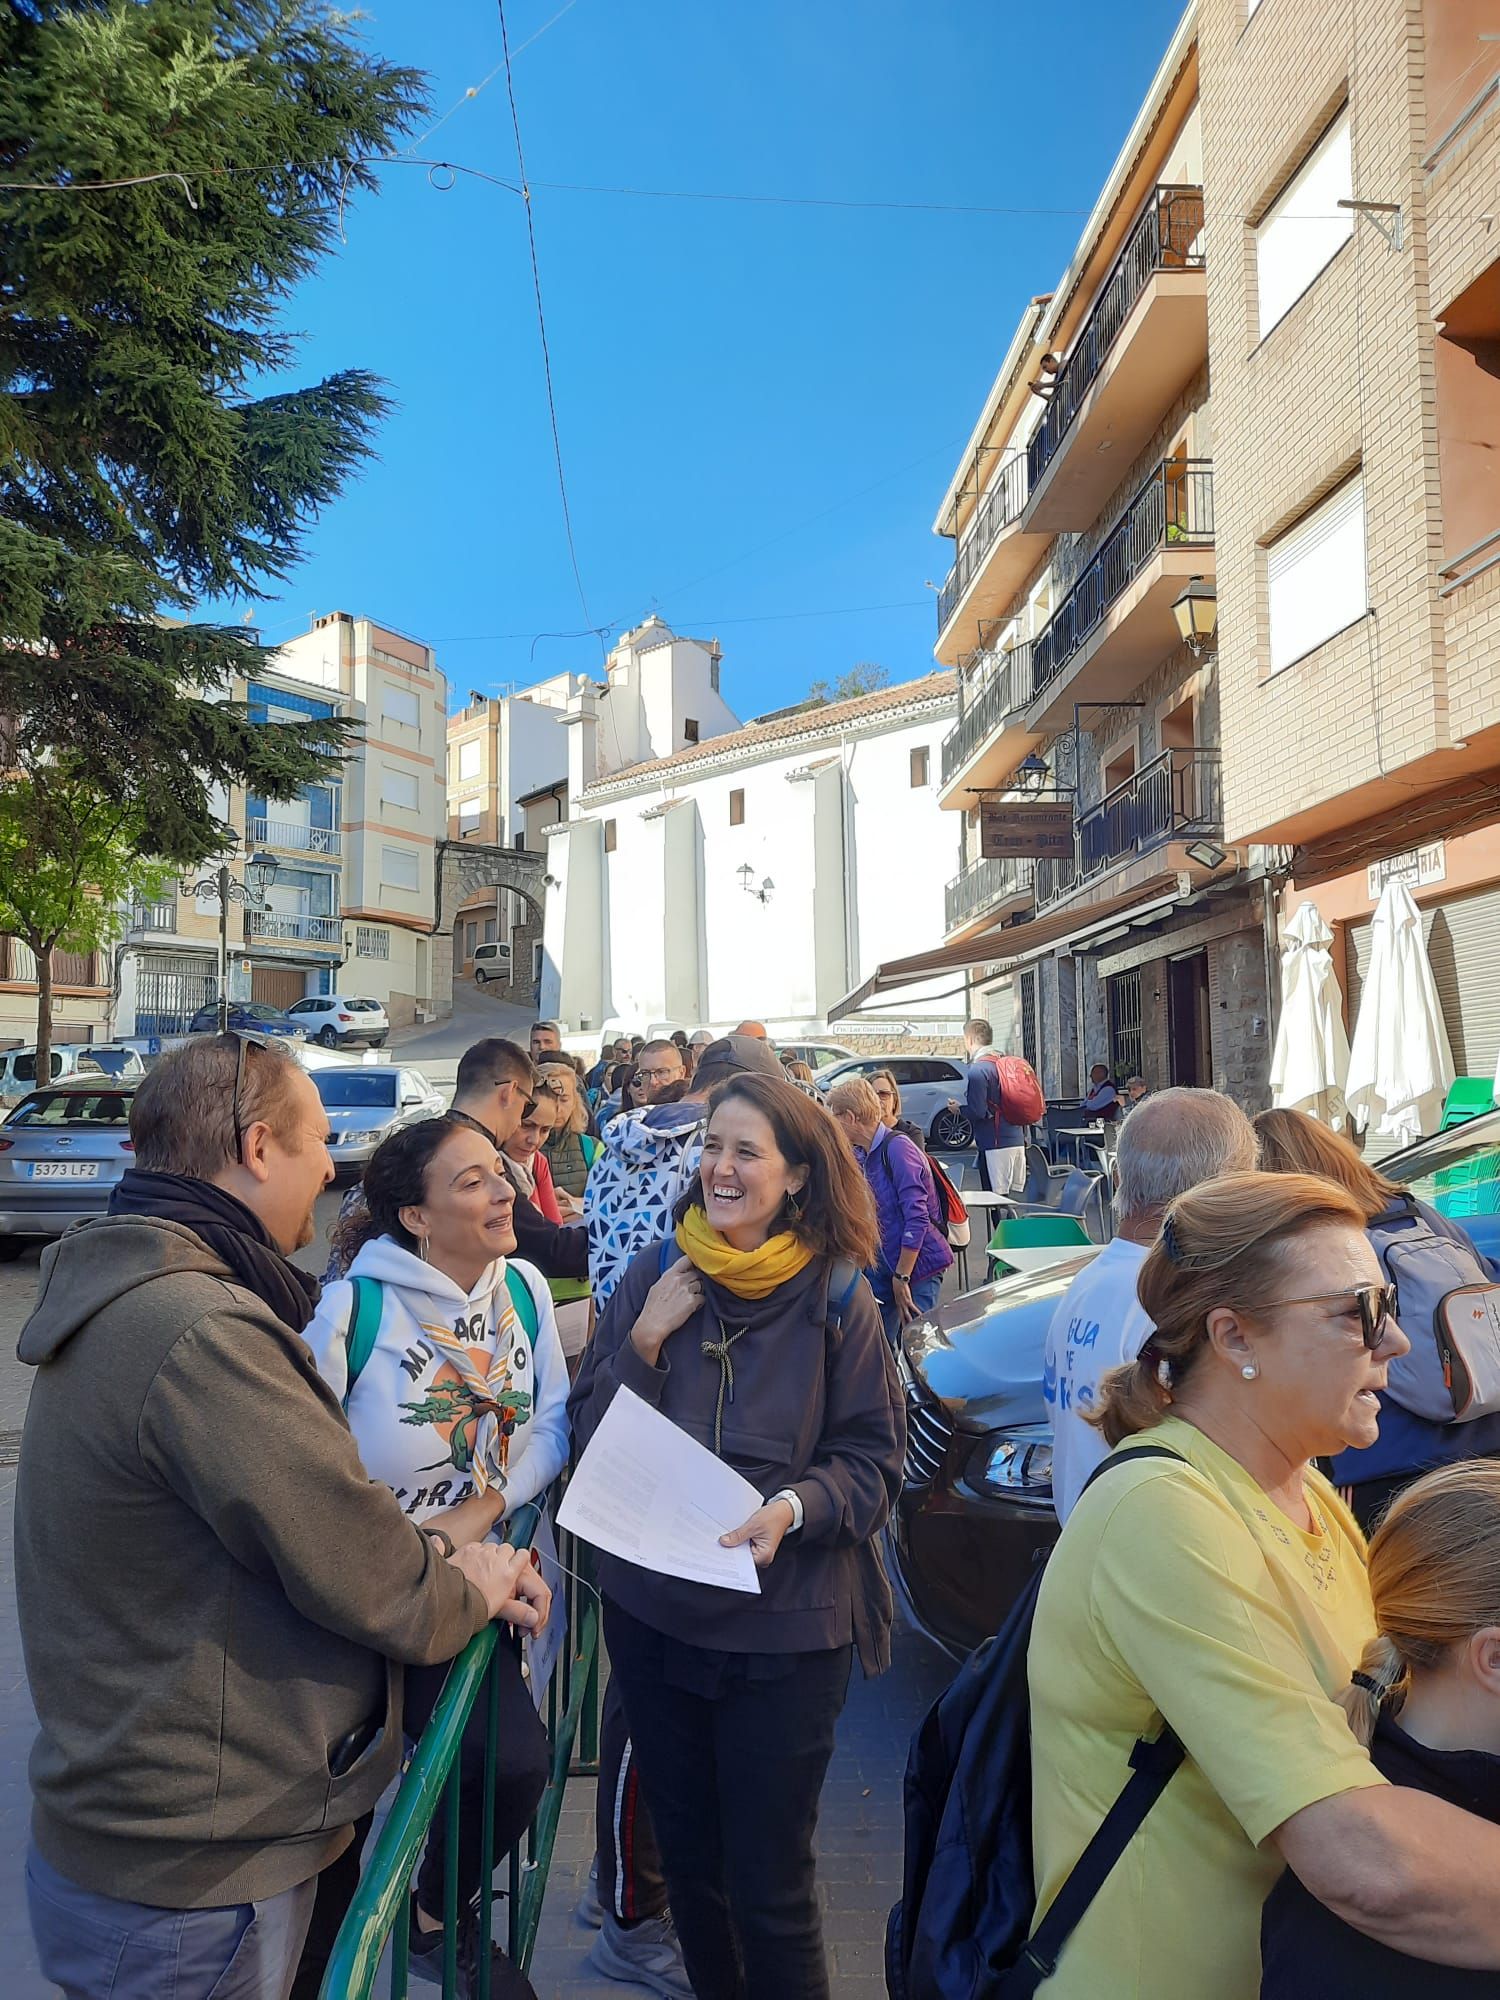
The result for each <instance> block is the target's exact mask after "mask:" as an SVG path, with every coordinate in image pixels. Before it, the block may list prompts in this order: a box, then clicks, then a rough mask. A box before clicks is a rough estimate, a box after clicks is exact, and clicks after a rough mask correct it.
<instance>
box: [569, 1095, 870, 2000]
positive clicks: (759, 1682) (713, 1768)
mask: <svg viewBox="0 0 1500 2000" xmlns="http://www.w3.org/2000/svg"><path fill="white" fill-rule="evenodd" d="M675 1248H676V1251H677V1253H678V1254H677V1255H676V1256H675V1257H674V1256H673V1255H672V1251H671V1249H670V1248H669V1249H668V1250H667V1251H666V1253H665V1254H663V1248H662V1246H661V1245H660V1244H653V1245H652V1246H651V1248H650V1249H649V1250H646V1251H643V1252H642V1254H641V1255H640V1256H639V1257H638V1258H637V1259H636V1260H635V1262H634V1263H633V1264H632V1265H631V1267H630V1269H629V1270H628V1271H627V1272H626V1274H625V1276H624V1278H623V1279H622V1280H621V1282H620V1284H619V1286H618V1288H617V1289H616V1291H615V1293H614V1294H613V1296H612V1298H611V1299H610V1302H609V1305H608V1307H607V1308H606V1309H605V1312H604V1315H603V1317H602V1318H601V1320H600V1322H599V1325H598V1327H597V1329H596V1331H595V1334H594V1338H593V1341H592V1342H591V1344H590V1346H589V1348H588V1350H587V1352H586V1354H585V1356H584V1361H583V1368H582V1370H581V1372H580V1374H579V1377H578V1382H577V1385H576V1387H575V1388H574V1391H573V1395H572V1399H571V1402H570V1406H569V1407H570V1411H571V1415H572V1419H573V1424H574V1430H575V1435H576V1438H577V1441H578V1444H579V1445H580V1447H581V1446H583V1445H585V1444H587V1442H588V1440H589V1438H590V1437H591V1436H592V1435H593V1432H594V1430H595V1429H596V1427H597V1426H598V1423H599V1420H600V1419H601V1417H602V1416H603V1415H604V1412H605V1410H606V1409H608V1407H609V1404H610V1401H611V1400H612V1398H613V1396H614V1394H615V1391H616V1389H618V1388H619V1387H620V1386H621V1385H622V1384H623V1385H624V1386H625V1387H626V1388H629V1389H632V1390H633V1391H634V1392H635V1393H636V1395H638V1396H643V1397H644V1398H645V1399H646V1401H647V1402H649V1403H651V1404H652V1405H653V1406H654V1407H655V1408H656V1409H659V1410H660V1411H661V1412H662V1413H663V1415H665V1416H667V1417H670V1418H671V1420H672V1421H673V1422H674V1423H675V1424H678V1425H679V1426H680V1427H681V1428H682V1429H683V1430H685V1431H687V1432H688V1434H689V1435H690V1436H692V1437H694V1438H696V1439H697V1440H698V1442H699V1443H700V1444H703V1445H706V1446H707V1447H708V1448H709V1449H710V1450H711V1451H714V1452H716V1453H717V1454H718V1455H719V1456H720V1457H721V1458H722V1459H724V1461H725V1462H726V1463H727V1464H729V1465H732V1466H733V1467H734V1468H735V1470H736V1471H737V1472H739V1473H741V1474H742V1475H743V1476H744V1477H745V1478H746V1479H748V1480H749V1481H750V1483H751V1484H752V1485H753V1486H754V1487H755V1488H756V1490H757V1491H758V1492H759V1493H760V1494H761V1495H762V1496H763V1504H762V1505H761V1506H760V1507H758V1508H757V1509H756V1510H755V1512H754V1513H753V1514H752V1515H751V1516H750V1518H749V1520H748V1521H745V1522H744V1523H742V1524H741V1526H740V1527H738V1528H737V1529H735V1530H734V1531H733V1532H732V1533H731V1534H729V1535H726V1536H725V1537H724V1540H725V1542H726V1543H727V1544H731V1545H732V1544H740V1543H743V1544H748V1545H749V1548H750V1550H751V1553H752V1555H753V1557H754V1559H755V1564H756V1568H757V1570H758V1571H759V1582H760V1591H759V1593H758V1594H756V1595H751V1594H749V1593H747V1592H741V1591H735V1590H724V1589H720V1588H718V1587H716V1586H714V1585H709V1584H700V1583H689V1582H686V1581H683V1580H681V1579H679V1578H676V1577H669V1576H659V1575H657V1574H656V1573H655V1572H654V1571H651V1570H646V1569H641V1568H639V1567H637V1566H636V1565H634V1564H632V1563H627V1562H623V1561H620V1560H618V1559H616V1558H612V1557H608V1556H605V1557H601V1560H600V1584H601V1588H602V1591H603V1595H604V1629H605V1637H606V1640H607V1643H608V1646H609V1656H610V1664H611V1671H612V1672H613V1673H614V1674H615V1675H616V1676H617V1677H618V1679H619V1684H620V1688H621V1691H622V1693H623V1695H624V1699H625V1710H626V1714H627V1716H628V1718H629V1722H630V1733H631V1737H632V1740H633V1742H634V1745H635V1759H636V1764H637V1768H638V1769H639V1772H640V1780H641V1785H642V1788H643V1791H644V1794H645V1798H646V1803H647V1805H648V1806H649V1808H650V1811H651V1817H652V1820H653V1822H654V1824H655V1827H656V1834H657V1839H658V1842H659V1844H660V1847H661V1856H662V1863H663V1867H664V1870H665V1873H666V1877H667V1891H668V1895H669V1897H670V1900H671V1906H672V1914H673V1917H674V1918H675V1920H676V1923H677V1929H678V1934H679V1936H680V1938H681V1942H682V1953H683V1959H684V1961H685V1963H686V1967H687V1972H688V1977H689V1979H690V1980H691V1982H692V1987H693V1991H694V1993H695V1994H696V1995H697V1996H698V2000H825V1996H826V1995H827V1993H828V1979H827V1973H826V1971H825V1969H824V1960H823V1940H822V1933H821V1928H820V1924H819V1918H818V1906H817V1896H816V1888H815V1882H814V1866H813V1833H814V1829H815V1827H816V1825H817V1809H818V1795H819V1793H820V1791H821V1790H822V1785H823V1777H824V1774H825V1772H826V1771H827V1768H828V1760H829V1757H830V1756H831V1754H832V1751H833V1732H834V1725H835V1723H836V1721H837V1719H838V1715H839V1711H840V1710H841V1709H842V1707H843V1704H844V1696H845V1693H846V1690H847V1688H848V1683H849V1672H850V1666H851V1662H852V1658H853V1654H854V1652H855V1650H856V1649H857V1650H858V1652H859V1655H860V1662H861V1665H862V1666H863V1668H864V1670H865V1672H866V1673H878V1672H880V1671H881V1669H882V1668H883V1667H884V1666H885V1665H886V1664H887V1663H888V1661H889V1634H890V1616H891V1601H890V1592H889V1589H888V1587H887V1585H886V1583H885V1578H884V1574H883V1572H882V1570H881V1568H880V1559H879V1555H878V1553H877V1551H876V1547H875V1538H876V1537H877V1536H878V1534H879V1532H880V1530H881V1528H882V1527H883V1526H884V1524H885V1520H886V1517H887V1515H888V1514H889V1512H890V1509H891V1505H892V1503H893V1501H894V1499H895V1496H896V1493H897V1490H898V1488H899V1485H900V1479H901V1459H902V1452H903V1449H904V1446H905V1426H904V1422H903V1417H902V1405H901V1396H900V1389H899V1386H898V1384H897V1381H896V1375H895V1367H894V1363H893V1362H892V1359H891V1354H890V1349H889V1347H888V1346H887V1344H886V1341H885V1336H884V1334H883V1332H882V1330H881V1323H880V1313H879V1309H878V1307H877V1306H876V1304H875V1301H874V1299H873V1298H872V1297H871V1294H870V1289H869V1286H868V1285H867V1284H866V1282H865V1280H864V1278H863V1276H862V1275H861V1272H862V1270H863V1267H864V1266H865V1265H866V1264H868V1263H870V1262H871V1261H872V1260H873V1257H874V1254H875V1211H874V1204H873V1202H872V1201H871V1198H870V1192H869V1188H868V1185H867V1184H866V1181H865V1178H864V1175H863V1174H862V1173H861V1171H860V1169H859V1167H858V1165H857V1163H856V1162H855V1159H854V1155H853V1153H852V1152H851V1151H850V1148H849V1144H848V1141H847V1140H846V1139H845V1138H844V1136H843V1133H842V1132H841V1131H840V1130H839V1128H838V1127H837V1126H836V1125H835V1124H834V1122H833V1120H832V1119H831V1118H830V1117H829V1116H828V1114H827V1112H826V1111H824V1110H823V1109H822V1107H821V1106H820V1105H817V1104H814V1103H812V1102H811V1101H810V1100H809V1099H808V1098H807V1097H805V1096H804V1095H803V1094H802V1092H801V1091H799V1090H798V1089H797V1088H796V1087H795V1085H793V1084H790V1083H784V1082H781V1081H780V1080H779V1079H776V1078H773V1077H768V1076H762V1075H758V1074H750V1075H742V1076H736V1077H734V1078H732V1079H731V1080H730V1081H729V1082H728V1083H726V1084H724V1085H722V1086H721V1087H720V1089H719V1090H717V1091H716V1092H715V1093H714V1096H713V1097H712V1098H711V1099H710V1104H709V1119H708V1130H707V1133H706V1136H705V1139H704V1145H703V1160H702V1165H701V1167H700V1169H699V1178H698V1183H697V1185H696V1186H695V1187H694V1188H693V1189H692V1191H691V1192H690V1194H689V1195H688V1196H687V1197H686V1198H685V1200H684V1201H683V1203H682V1205H681V1207H680V1208H679V1210H678V1212H677V1229H676V1237H675Z"/></svg>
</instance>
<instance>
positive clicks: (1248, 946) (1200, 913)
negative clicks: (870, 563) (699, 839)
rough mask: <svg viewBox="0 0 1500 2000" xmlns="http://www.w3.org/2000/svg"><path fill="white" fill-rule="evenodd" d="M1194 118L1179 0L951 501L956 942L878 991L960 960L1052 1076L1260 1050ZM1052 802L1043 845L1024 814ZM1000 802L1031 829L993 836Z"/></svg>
mask: <svg viewBox="0 0 1500 2000" xmlns="http://www.w3.org/2000/svg"><path fill="white" fill-rule="evenodd" d="M1203 144H1204V139H1203V117H1202V109H1201V105H1200V101H1199V81H1198V49H1197V34H1196V24H1195V20H1194V17H1193V15H1192V14H1191V13H1189V15H1188V16H1187V17H1186V18H1185V19H1184V21H1183V23H1182V24H1181V26H1180V28H1179V29H1178V32H1177V34H1176V35H1175V36H1174V38H1173V41H1172V44H1171V46H1170V47H1169V49H1168V50H1167V53H1166V55H1165V57H1164V58H1163V61H1162V63H1161V66H1160V68H1159V70H1158V72H1157V75H1156V77H1155V78H1154V80H1153V83H1152V86H1151V89H1150V91H1149V93H1148V95H1147V98H1146V101H1145V102H1144V104H1143V105H1142V106H1141V108H1140V111H1139V113H1138V115H1137V116H1136V118H1135V121H1134V123H1133V125H1132V126H1131V129H1130V131H1129V133H1128V135H1127V137H1126V140H1125V144H1124V146H1123V147H1122V149H1121V151H1120V154H1119V157H1118V159H1117V160H1116V162H1115V165H1114V168H1113V170H1112V171H1111V174H1110V176H1109V179H1108V180H1107V182H1106V184H1105V186H1104V187H1103V189H1102V190H1101V191H1100V194H1099V197H1098V200H1097V203H1096V205H1095V208H1094V211H1093V213H1092V215H1091V216H1090V218H1089V221H1088V224H1087V226H1086V228H1085V230H1084V232H1083V234H1082V236H1081V237H1080V239H1079V242H1078V245H1077V247H1076V249H1075V252H1074V255H1073V258H1072V260H1071V262H1070V263H1069V265H1068V268H1067V270H1066V271H1065V272H1064V273H1063V276H1062V278H1061V280H1060V281H1059V283H1058V284H1057V286H1056V287H1055V288H1054V290H1053V291H1052V292H1050V293H1047V294H1043V295H1041V296H1039V297H1037V298H1035V299H1033V300H1032V301H1031V303H1030V304H1029V305H1028V307H1027V308H1026V310H1025V312H1024V313H1023V315H1022V318H1021V322H1020V325H1019V326H1018V328H1017V330H1016V334H1015V337H1014V339H1013V340H1012V342H1011V345H1010V349H1009V351H1008V353H1007V354H1006V356H1005V357H1004V359H1003V361H1002V363H1001V368H1000V372H999V374H998V376H997V378H996V381H995V384H994V386H993V388H992V389H991V391H990V394H989V396H988V398H987V399H986V403H985V406H984V408H983V410H982V411H981V413H980V417H979V420H978V422H977V424H976V425H975V428H974V432H973V435H972V436H971V438H970V441H969V444H968V447H967V448H966V450H965V454H964V458H963V461H962V463H961V464H960V466H959V468H958V470H957V472H956V473H955V475H954V478H953V480H952V482H951V484H950V486H949V488H948V491H947V492H946V493H945V494H944V496H943V500H942V504H941V506H940V508H939V512H938V516H937V519H936V521H935V522H934V531H935V532H936V533H938V534H940V535H944V536H948V537H951V538H952V540H953V543H954V562H953V567H952V570H951V571H950V573H949V576H948V578H947V581H946V582H945V584H944V586H943V588H942V591H941V592H940V594H939V599H938V628H939V629H938V641H937V647H936V653H937V658H938V660H939V661H940V662H942V663H943V664H946V665H953V666H957V667H958V668H959V671H960V683H959V685H960V702H961V709H960V715H959V719H958V722H957V724H956V726H955V727H954V728H953V730H952V731H951V732H950V734H949V736H948V738H947V740H946V741H945V743H944V745H943V753H942V773H941V792H940V803H941V804H942V805H943V806H944V807H946V808H948V809H949V810H950V811H951V813H952V816H953V822H954V830H955V838H954V853H955V860H956V862H957V873H956V874H955V875H954V877H953V879H952V881H951V882H950V883H949V885H948V890H947V898H946V912H945V917H946V926H947V939H946V942H945V944H944V946H943V947H942V948H941V950H939V951H937V952H931V953H926V954H923V955H922V957H921V959H920V960H918V959H916V958H913V959H910V960H906V961H896V962H894V963H892V964H889V965H887V966H883V967H882V968H881V974H880V975H879V978H878V980H877V982H876V987H875V991H876V992H878V991H880V990H882V989H883V988H888V987H894V986H896V985H897V984H899V983H900V981H902V980H903V979H909V978H911V977H912V976H914V974H916V973H918V972H919V971H926V970H932V971H937V970H940V969H945V968H946V969H950V970H952V971H954V972H962V971H964V970H967V971H969V972H970V974H971V976H972V981H973V991H974V997H975V1004H976V1005H977V1006H978V1007H980V1008H981V1010H982V1011H985V1012H987V1013H989V1014H990V1016H991V1017H992V1019H993V1020H994V1022H995V1025H996V1029H997V1037H998V1038H999V1039H1000V1040H1002V1041H1009V1042H1010V1043H1011V1044H1012V1045H1013V1046H1015V1047H1017V1048H1019V1049H1021V1050H1023V1051H1024V1053H1025V1054H1026V1055H1027V1057H1028V1058H1029V1059H1030V1060H1031V1061H1032V1062H1033V1064H1034V1065H1035V1066H1036V1068H1037V1069H1038V1071H1039V1072H1040V1074H1041V1076H1042V1080H1043V1083H1044V1085H1045V1087H1046V1089H1047V1092H1048V1095H1049V1097H1052V1098H1054V1099H1057V1098H1067V1097H1068V1096H1070V1095H1075V1094H1078V1093H1080V1092H1081V1091H1082V1089H1084V1088H1085V1087H1086V1081H1087V1074H1088V1070H1089V1068H1090V1066H1091V1065H1092V1064H1093V1063H1095V1062H1106V1063H1108V1064H1109V1065H1110V1066H1111V1067H1112V1068H1113V1069H1115V1070H1116V1071H1117V1072H1119V1073H1120V1074H1121V1075H1127V1074H1131V1073H1134V1072H1136V1071H1139V1072H1141V1073H1142V1074H1143V1075H1145V1077H1146V1078H1147V1081H1148V1082H1149V1083H1151V1084H1152V1085H1153V1086H1155V1085H1159V1084H1165V1083H1187V1084H1210V1083H1212V1084H1218V1085H1219V1086H1221V1087H1225V1088H1230V1089H1233V1090H1236V1091H1238V1092H1239V1093H1240V1094H1242V1095H1245V1096H1250V1095H1252V1094H1253V1092H1254V1088H1255V1081H1256V1073H1257V1070H1263V1069H1264V1067H1265V1063H1266V1060H1267V1049H1268V1043H1267V1039H1266V1037H1267V1011H1268V1010H1267V1003H1266V935H1265V906H1264V891H1263V888H1262V885H1261V882H1260V875H1259V870H1258V868H1257V867H1256V866H1254V865H1252V857H1251V856H1250V855H1249V854H1248V853H1244V852H1238V851H1236V850H1235V849H1234V848H1233V847H1232V846H1230V845H1229V844H1227V843H1226V842H1225V840H1224V837H1223V810H1222V803H1221V794H1220V778H1221V768H1220V735H1219V683H1218V668H1217V662H1216V660H1215V658H1214V655H1213V652H1212V649H1211V644H1208V645H1206V644H1204V643H1203V636H1202V632H1203V628H1211V625H1212V615H1213V589H1214V576H1215V568H1216V550H1217V540H1218V533H1217V525H1218V505H1219V491H1218V489H1219V485H1220V470H1219V466H1218V463H1217V453H1216V449H1215V431H1216V412H1215V405H1216V396H1215V395H1211V393H1210V368H1209V325H1208V271H1209V268H1210V267H1211V263H1212V257H1213V254H1214V251H1213V240H1214V239H1213V232H1212V229H1211V227H1209V226H1207V219H1206V217H1205V202H1204V189H1203ZM1190 603H1196V605H1197V607H1198V619H1199V629H1198V630H1197V631H1195V637H1194V643H1193V644H1192V645H1188V644H1186V643H1184V639H1183V621H1184V619H1185V618H1186V617H1187V609H1188V606H1189V605H1190ZM1190 629H1191V628H1190ZM1210 637H1211V632H1210ZM1043 803H1046V804H1048V805H1050V806H1051V807H1052V808H1053V811H1052V814H1051V820H1052V826H1051V828H1050V829H1049V832H1048V835H1047V842H1046V845H1045V847H1043V846H1038V847H1035V848H1033V850H1032V851H1031V852H1029V853H1028V852H1027V850H1026V842H1025V835H1024V830H1023V831H1022V832H1021V834H1020V835H1019V837H1018V836H1017V835H1016V833H1015V831H1014V828H1013V827H1012V826H1011V824H1010V822H1012V821H1019V820H1021V819H1023V818H1025V817H1026V816H1028V815H1030V814H1031V813H1032V812H1033V809H1034V808H1035V807H1038V806H1040V805H1042V804H1043ZM1012 807H1019V808H1020V811H1019V812H1018V813H1014V814H1012V813H1011V812H1010V808H1012ZM988 808H995V809H996V811H995V812H994V814H993V818H994V820H995V822H996V823H997V825H999V827H1000V831H1001V844H1002V845H1003V844H1004V843H1005V842H1006V840H1010V841H1011V843H1012V844H1013V845H1016V846H1018V850H1019V851H1016V852H1011V853H1005V852H1001V853H998V854H996V853H991V854H988V855H986V854H985V853H984V852H982V849H981V839H982V822H983V821H984V820H985V819H986V818H990V817H991V813H990V812H989V811H988V810H986V809H988ZM871 997H872V996H871V995H868V994H867V995H866V996H864V998H865V1000H866V1002H868V1000H869V999H870V998H871Z"/></svg>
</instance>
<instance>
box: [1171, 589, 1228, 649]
mask: <svg viewBox="0 0 1500 2000" xmlns="http://www.w3.org/2000/svg"><path fill="white" fill-rule="evenodd" d="M1172 616H1173V617H1174V618H1175V619H1176V620H1177V630H1178V632H1179V633H1180V634H1181V636H1182V641H1183V644H1184V645H1186V646H1190V647H1191V648H1192V650H1193V652H1194V653H1195V654H1196V655H1197V656H1198V657H1199V658H1200V659H1201V658H1202V656H1203V655H1204V654H1205V653H1211V652H1212V651H1213V650H1214V648H1215V647H1216V646H1217V644H1218V640H1219V597H1218V592H1217V591H1216V590H1215V589H1214V587H1213V585H1212V584H1211V583H1205V582H1204V581H1203V578H1202V577H1201V576H1195V577H1192V578H1190V579H1189V581H1188V587H1187V589H1186V590H1185V591H1184V592H1183V593H1182V595H1181V597H1179V598H1177V599H1176V600H1175V601H1174V603H1173V605H1172Z"/></svg>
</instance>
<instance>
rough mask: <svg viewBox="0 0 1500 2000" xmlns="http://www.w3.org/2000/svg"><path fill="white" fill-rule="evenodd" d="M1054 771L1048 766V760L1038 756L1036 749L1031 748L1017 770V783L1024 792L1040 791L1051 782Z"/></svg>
mask: <svg viewBox="0 0 1500 2000" xmlns="http://www.w3.org/2000/svg"><path fill="white" fill-rule="evenodd" d="M1051 779H1052V773H1051V772H1050V771H1049V770H1048V768H1047V760H1046V759H1045V758H1044V757H1038V755H1037V754H1036V752H1035V750H1029V751H1028V752H1027V753H1026V756H1025V757H1024V758H1023V759H1022V761H1021V764H1020V767H1019V769H1018V770H1017V772H1016V784H1017V786H1018V787H1019V788H1020V790H1021V791H1023V792H1039V791H1041V790H1042V789H1043V787H1044V786H1045V785H1047V784H1049V783H1050V782H1051Z"/></svg>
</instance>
